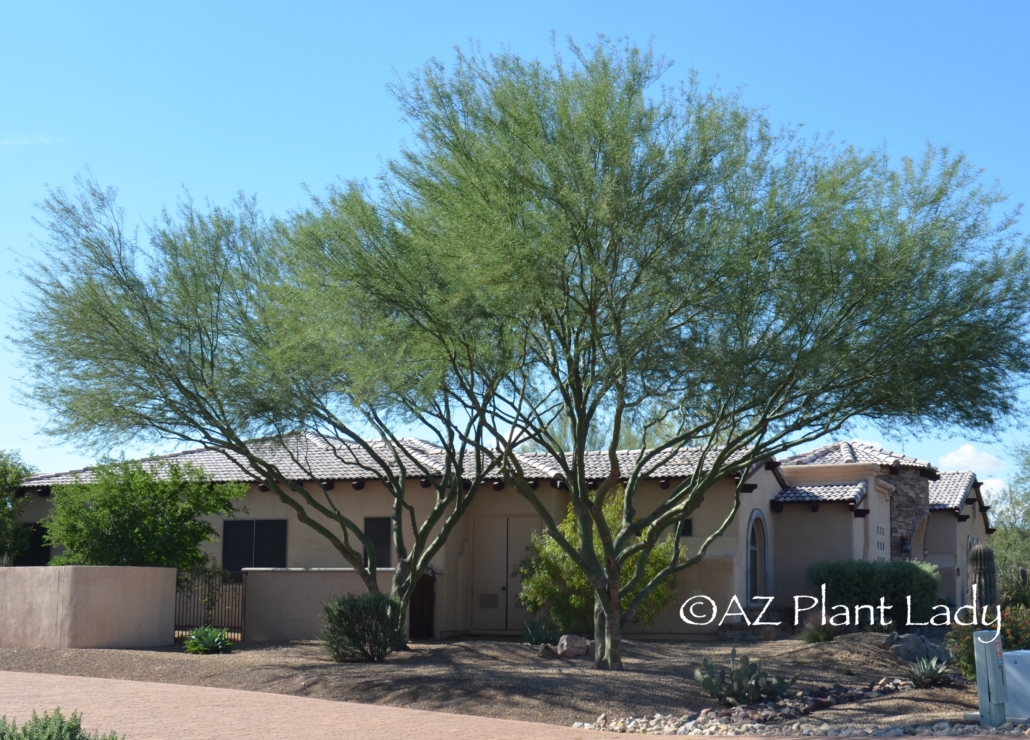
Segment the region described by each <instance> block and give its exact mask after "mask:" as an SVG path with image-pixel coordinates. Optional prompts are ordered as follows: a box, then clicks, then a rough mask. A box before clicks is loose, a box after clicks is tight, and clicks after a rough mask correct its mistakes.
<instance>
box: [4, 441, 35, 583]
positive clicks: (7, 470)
mask: <svg viewBox="0 0 1030 740" xmlns="http://www.w3.org/2000/svg"><path fill="white" fill-rule="evenodd" d="M31 474H32V468H30V467H29V466H28V465H26V464H25V463H24V462H22V459H21V457H19V456H18V453H17V452H6V451H4V450H0V566H2V565H8V564H9V562H10V561H11V560H13V559H14V558H16V557H17V556H18V555H20V554H21V553H22V551H23V550H24V549H25V547H26V545H28V541H29V529H28V528H27V527H24V526H22V525H21V524H20V523H19V522H18V515H19V514H21V512H22V509H24V508H25V502H26V500H27V499H26V498H25V497H23V496H19V495H18V486H20V485H21V482H22V481H23V480H25V479H26V478H27V477H29V476H30V475H31Z"/></svg>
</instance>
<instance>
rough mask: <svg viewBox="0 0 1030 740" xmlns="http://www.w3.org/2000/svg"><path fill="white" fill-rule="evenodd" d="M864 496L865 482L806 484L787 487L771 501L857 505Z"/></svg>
mask: <svg viewBox="0 0 1030 740" xmlns="http://www.w3.org/2000/svg"><path fill="white" fill-rule="evenodd" d="M865 494H866V482H865V481H864V480H863V481H859V482H858V483H848V484H845V485H837V484H827V483H808V484H805V485H799V486H787V487H786V488H784V489H783V490H782V491H780V492H779V493H777V494H776V496H775V497H774V498H773V501H780V502H783V503H791V502H797V501H802V502H811V503H818V502H822V501H846V502H848V503H856V504H857V503H858V502H859V501H861V500H862V499H864V498H865Z"/></svg>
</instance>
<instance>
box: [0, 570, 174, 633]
mask: <svg viewBox="0 0 1030 740" xmlns="http://www.w3.org/2000/svg"><path fill="white" fill-rule="evenodd" d="M174 634H175V569H174V568H133V567H106V566H84V565H72V566H60V567H52V566H39V567H25V568H0V647H27V648H34V647H47V648H142V647H159V646H162V645H171V644H172V642H173V638H174Z"/></svg>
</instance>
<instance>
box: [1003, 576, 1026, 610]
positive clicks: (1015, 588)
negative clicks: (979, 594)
mask: <svg viewBox="0 0 1030 740" xmlns="http://www.w3.org/2000/svg"><path fill="white" fill-rule="evenodd" d="M1001 605H1002V606H1021V607H1023V608H1024V609H1030V582H1028V579H1027V573H1026V569H1025V568H1020V569H1019V573H1013V574H1009V575H1006V576H1003V577H1002V582H1001Z"/></svg>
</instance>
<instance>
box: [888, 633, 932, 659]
mask: <svg viewBox="0 0 1030 740" xmlns="http://www.w3.org/2000/svg"><path fill="white" fill-rule="evenodd" d="M888 650H890V652H892V653H894V654H895V655H897V656H898V657H899V658H901V659H902V660H906V661H908V662H909V663H912V662H914V661H917V660H921V659H922V658H929V657H932V656H935V655H937V647H936V646H935V645H934V644H933V643H932V642H930V641H929V640H927V639H926V638H925V637H923V636H922V635H914V634H908V635H902V636H901V637H899V638H898V641H897V642H896V643H894V644H893V645H891V646H890V647H889V648H888Z"/></svg>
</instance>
